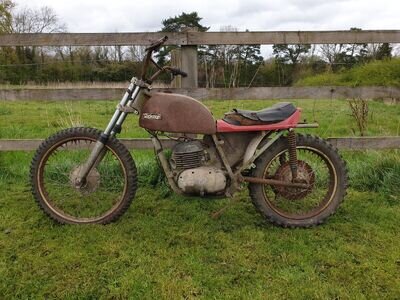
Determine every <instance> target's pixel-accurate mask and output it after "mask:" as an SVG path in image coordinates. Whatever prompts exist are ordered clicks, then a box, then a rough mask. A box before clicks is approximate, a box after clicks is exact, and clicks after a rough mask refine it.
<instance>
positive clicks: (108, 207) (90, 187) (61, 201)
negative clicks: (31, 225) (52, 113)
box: [30, 128, 137, 224]
mask: <svg viewBox="0 0 400 300" xmlns="http://www.w3.org/2000/svg"><path fill="white" fill-rule="evenodd" d="M100 134H101V132H100V131H99V130H96V129H93V128H70V129H66V130H63V131H60V132H58V133H56V134H55V135H53V136H51V137H49V138H48V139H47V140H45V141H44V142H43V143H42V144H41V145H40V147H39V149H38V150H37V152H36V154H35V156H34V158H33V160H32V164H31V172H30V175H31V184H32V192H33V195H34V197H35V199H36V201H37V202H38V204H39V205H40V207H41V208H42V209H43V210H44V211H45V212H46V213H47V214H48V215H49V216H50V217H51V218H53V219H54V220H56V221H58V222H60V223H69V224H84V223H100V224H106V223H109V222H112V221H114V220H116V219H117V218H118V217H120V216H121V215H122V214H123V213H124V212H125V211H126V210H127V209H128V207H129V205H130V203H131V201H132V199H133V198H134V196H135V192H136V187H137V173H136V167H135V164H134V162H133V159H132V157H131V155H130V153H129V151H128V150H127V149H126V147H125V146H124V145H123V144H121V143H120V142H119V141H118V140H117V139H115V138H111V139H110V140H109V141H108V142H107V145H106V146H105V148H104V151H105V152H104V156H103V159H102V160H101V162H100V163H99V164H98V165H97V166H95V167H94V168H93V169H92V170H91V171H90V172H89V174H88V176H87V179H86V182H85V183H84V184H83V185H82V184H80V185H78V184H76V182H77V177H78V174H79V170H80V168H81V167H82V166H83V164H84V163H85V162H86V160H87V158H88V157H89V155H90V153H91V151H92V149H93V146H94V145H95V143H96V141H97V140H98V138H99V137H100Z"/></svg>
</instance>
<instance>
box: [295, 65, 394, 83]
mask: <svg viewBox="0 0 400 300" xmlns="http://www.w3.org/2000/svg"><path fill="white" fill-rule="evenodd" d="M296 85H297V86H324V85H339V86H374V85H377V86H397V87H398V86H400V59H399V58H393V59H390V60H383V61H373V62H370V63H367V64H365V65H360V66H355V67H353V68H351V69H343V70H342V71H340V72H337V73H332V72H327V73H323V74H319V75H316V76H309V77H306V78H303V79H300V80H299V81H297V82H296Z"/></svg>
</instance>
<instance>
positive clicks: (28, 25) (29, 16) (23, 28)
mask: <svg viewBox="0 0 400 300" xmlns="http://www.w3.org/2000/svg"><path fill="white" fill-rule="evenodd" d="M64 31H66V25H65V24H64V23H61V22H60V20H59V18H58V16H57V14H56V13H55V11H54V10H53V9H52V8H50V7H47V6H43V7H41V8H39V9H31V8H23V9H21V10H19V11H18V12H17V13H16V14H15V15H14V18H13V32H15V33H44V32H45V33H54V32H64Z"/></svg>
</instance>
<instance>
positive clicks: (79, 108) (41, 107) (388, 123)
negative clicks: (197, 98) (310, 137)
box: [0, 100, 400, 139]
mask: <svg viewBox="0 0 400 300" xmlns="http://www.w3.org/2000/svg"><path fill="white" fill-rule="evenodd" d="M276 102H278V100H275V101H271V100H241V101H205V102H204V103H205V104H206V105H207V106H208V107H209V108H210V109H211V110H212V112H213V114H214V116H215V117H216V118H221V117H222V116H223V114H224V113H225V112H227V111H229V110H231V109H232V108H247V109H262V108H265V107H268V106H270V105H272V104H273V103H276ZM293 102H294V103H295V104H296V105H297V106H299V107H301V108H302V109H303V114H302V119H306V120H307V121H308V122H314V121H317V122H319V124H320V128H318V129H313V130H310V129H308V130H307V132H312V133H315V134H318V135H320V136H323V137H330V136H355V135H358V134H359V133H358V131H357V127H356V123H355V120H354V118H353V117H352V116H351V110H350V108H349V105H348V104H347V102H346V101H344V100H343V101H341V100H315V101H314V100H298V101H293ZM116 103H117V101H65V102H61V103H60V102H54V101H53V102H40V101H18V102H4V101H3V102H2V103H1V105H0V138H3V139H4V138H45V137H47V136H49V135H50V134H52V133H55V132H56V131H58V130H60V129H62V128H66V127H71V126H79V125H84V126H91V127H96V128H105V126H106V125H107V123H108V121H109V119H110V118H111V116H112V114H113V113H114V110H115V107H116ZM369 111H370V116H369V119H368V122H369V126H368V129H367V131H366V135H370V136H373V135H380V136H383V135H399V134H400V106H399V105H395V106H388V105H386V104H384V103H381V102H369ZM121 137H131V138H143V137H148V133H147V132H146V131H145V130H143V129H141V128H140V127H139V126H138V120H137V117H136V116H129V117H128V119H127V120H126V121H125V123H124V125H123V132H122V134H121Z"/></svg>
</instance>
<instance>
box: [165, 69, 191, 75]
mask: <svg viewBox="0 0 400 300" xmlns="http://www.w3.org/2000/svg"><path fill="white" fill-rule="evenodd" d="M169 70H170V71H171V73H172V74H173V75H181V76H182V77H187V73H186V72H183V71H181V70H180V69H178V68H169Z"/></svg>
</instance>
